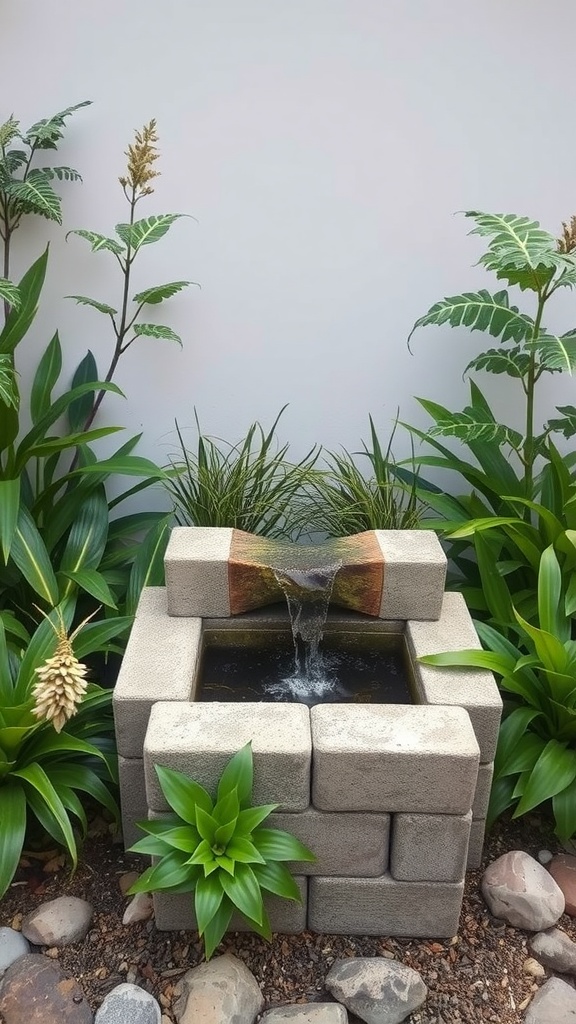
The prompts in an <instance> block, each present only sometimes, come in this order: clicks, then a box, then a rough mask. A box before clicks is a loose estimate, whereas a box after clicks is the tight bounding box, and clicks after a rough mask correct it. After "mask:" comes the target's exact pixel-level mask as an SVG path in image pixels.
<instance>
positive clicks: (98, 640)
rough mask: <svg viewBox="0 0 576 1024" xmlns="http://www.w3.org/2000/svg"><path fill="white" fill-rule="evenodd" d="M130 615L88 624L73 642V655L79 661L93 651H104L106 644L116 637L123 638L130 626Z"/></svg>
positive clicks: (131, 621) (131, 619)
mask: <svg viewBox="0 0 576 1024" xmlns="http://www.w3.org/2000/svg"><path fill="white" fill-rule="evenodd" d="M133 621H134V620H133V618H132V616H131V615H123V616H117V617H114V618H111V619H106V620H105V621H104V622H89V623H88V624H87V625H86V626H84V628H83V629H82V632H81V633H80V635H79V636H78V637H77V638H76V640H75V641H74V653H75V654H76V657H77V658H78V659H79V660H80V661H81V660H82V658H85V657H87V655H88V654H93V653H94V651H99V650H100V651H101V650H105V649H106V644H107V643H108V642H109V641H110V640H113V639H115V638H116V637H119V636H123V635H124V634H125V633H126V632H127V630H128V629H130V627H131V626H132V623H133Z"/></svg>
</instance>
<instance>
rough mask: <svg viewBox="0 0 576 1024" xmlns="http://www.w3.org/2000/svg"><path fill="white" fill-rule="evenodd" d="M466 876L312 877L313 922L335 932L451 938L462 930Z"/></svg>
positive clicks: (317, 928)
mask: <svg viewBox="0 0 576 1024" xmlns="http://www.w3.org/2000/svg"><path fill="white" fill-rule="evenodd" d="M463 894H464V882H397V881H396V880H395V879H393V878H392V877H391V876H390V875H383V876H382V877H381V878H311V879H310V882H309V888H308V927H309V928H311V929H312V931H315V932H324V933H326V934H336V935H388V936H399V937H400V936H402V937H406V938H410V939H418V938H428V939H438V938H448V937H452V936H453V935H455V934H456V932H457V931H458V919H459V917H460V909H461V906H462V896H463Z"/></svg>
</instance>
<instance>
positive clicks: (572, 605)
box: [564, 573, 576, 615]
mask: <svg viewBox="0 0 576 1024" xmlns="http://www.w3.org/2000/svg"><path fill="white" fill-rule="evenodd" d="M564 611H565V614H566V615H574V613H575V612H576V573H572V574H571V575H570V579H569V580H568V587H567V588H566V602H565V607H564Z"/></svg>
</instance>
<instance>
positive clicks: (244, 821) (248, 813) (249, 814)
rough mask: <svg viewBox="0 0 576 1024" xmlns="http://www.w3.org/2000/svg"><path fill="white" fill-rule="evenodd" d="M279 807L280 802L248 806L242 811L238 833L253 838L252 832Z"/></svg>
mask: <svg viewBox="0 0 576 1024" xmlns="http://www.w3.org/2000/svg"><path fill="white" fill-rule="evenodd" d="M277 807H278V804H262V805H261V806H260V807H247V808H246V809H245V810H244V811H240V814H239V815H238V823H237V825H236V835H237V836H243V837H246V836H249V837H250V838H251V836H250V833H251V832H253V830H254V829H255V828H257V827H258V825H260V823H261V822H263V821H264V820H265V819H266V818H267V817H268V816H269V815H270V814H272V811H275V810H276V808H277Z"/></svg>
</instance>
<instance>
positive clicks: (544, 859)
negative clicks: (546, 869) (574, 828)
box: [538, 850, 554, 865]
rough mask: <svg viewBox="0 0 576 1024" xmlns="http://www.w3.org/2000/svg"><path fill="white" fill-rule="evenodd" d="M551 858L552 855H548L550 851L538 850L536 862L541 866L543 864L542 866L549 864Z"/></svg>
mask: <svg viewBox="0 0 576 1024" xmlns="http://www.w3.org/2000/svg"><path fill="white" fill-rule="evenodd" d="M553 856H554V855H553V854H552V853H550V850H539V851H538V860H539V861H540V863H541V864H544V865H546V864H549V863H550V861H551V860H552V857H553Z"/></svg>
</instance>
